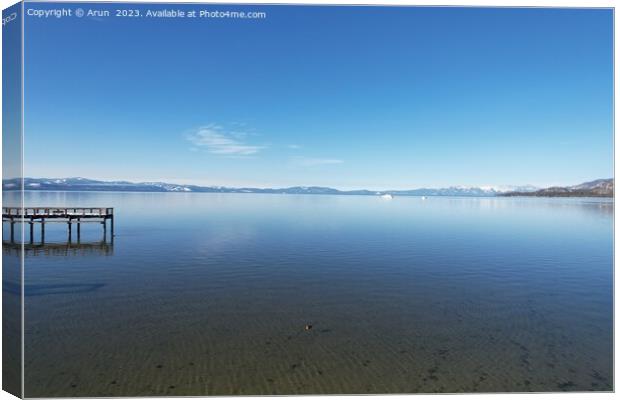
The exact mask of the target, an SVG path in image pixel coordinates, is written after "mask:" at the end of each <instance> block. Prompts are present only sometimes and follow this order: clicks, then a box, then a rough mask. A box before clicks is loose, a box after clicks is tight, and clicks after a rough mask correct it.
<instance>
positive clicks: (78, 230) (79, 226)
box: [77, 218, 81, 243]
mask: <svg viewBox="0 0 620 400" xmlns="http://www.w3.org/2000/svg"><path fill="white" fill-rule="evenodd" d="M80 229H81V224H80V219H79V218H78V220H77V241H78V243H80V238H81V230H80Z"/></svg>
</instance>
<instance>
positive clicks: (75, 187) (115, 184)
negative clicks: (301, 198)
mask: <svg viewBox="0 0 620 400" xmlns="http://www.w3.org/2000/svg"><path fill="white" fill-rule="evenodd" d="M19 184H20V182H19V180H18V179H9V180H4V181H3V182H2V188H3V189H4V190H15V189H17V188H19ZM24 189H26V190H56V191H114V192H197V193H273V194H338V195H368V196H376V195H384V194H391V195H393V196H478V197H479V196H487V197H489V196H497V195H499V194H502V193H507V192H510V191H520V192H530V191H534V190H538V188H536V187H534V186H502V187H490V186H489V187H487V186H485V187H466V186H452V187H448V188H439V189H431V188H421V189H411V190H386V191H374V190H365V189H361V190H338V189H333V188H329V187H320V186H293V187H287V188H273V189H272V188H251V187H248V188H232V187H225V186H196V185H179V184H174V183H165V182H139V183H134V182H127V181H97V180H93V179H86V178H61V179H55V178H54V179H52V178H25V179H24Z"/></svg>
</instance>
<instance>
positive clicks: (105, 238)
mask: <svg viewBox="0 0 620 400" xmlns="http://www.w3.org/2000/svg"><path fill="white" fill-rule="evenodd" d="M101 226H103V241H104V242H105V241H106V240H107V237H106V236H107V232H108V229H107V226H106V223H105V219H104V220H103V221H101Z"/></svg>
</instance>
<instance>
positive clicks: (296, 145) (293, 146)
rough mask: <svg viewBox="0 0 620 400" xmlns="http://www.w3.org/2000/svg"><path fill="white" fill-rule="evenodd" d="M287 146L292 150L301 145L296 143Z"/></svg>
mask: <svg viewBox="0 0 620 400" xmlns="http://www.w3.org/2000/svg"><path fill="white" fill-rule="evenodd" d="M288 148H289V149H293V150H299V149H301V146H300V145H298V144H289V145H288Z"/></svg>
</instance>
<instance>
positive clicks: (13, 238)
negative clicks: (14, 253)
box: [11, 220, 15, 243]
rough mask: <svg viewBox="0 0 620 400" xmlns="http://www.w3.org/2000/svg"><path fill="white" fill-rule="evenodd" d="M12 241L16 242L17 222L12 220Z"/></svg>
mask: <svg viewBox="0 0 620 400" xmlns="http://www.w3.org/2000/svg"><path fill="white" fill-rule="evenodd" d="M11 243H15V222H14V221H13V220H11Z"/></svg>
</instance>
